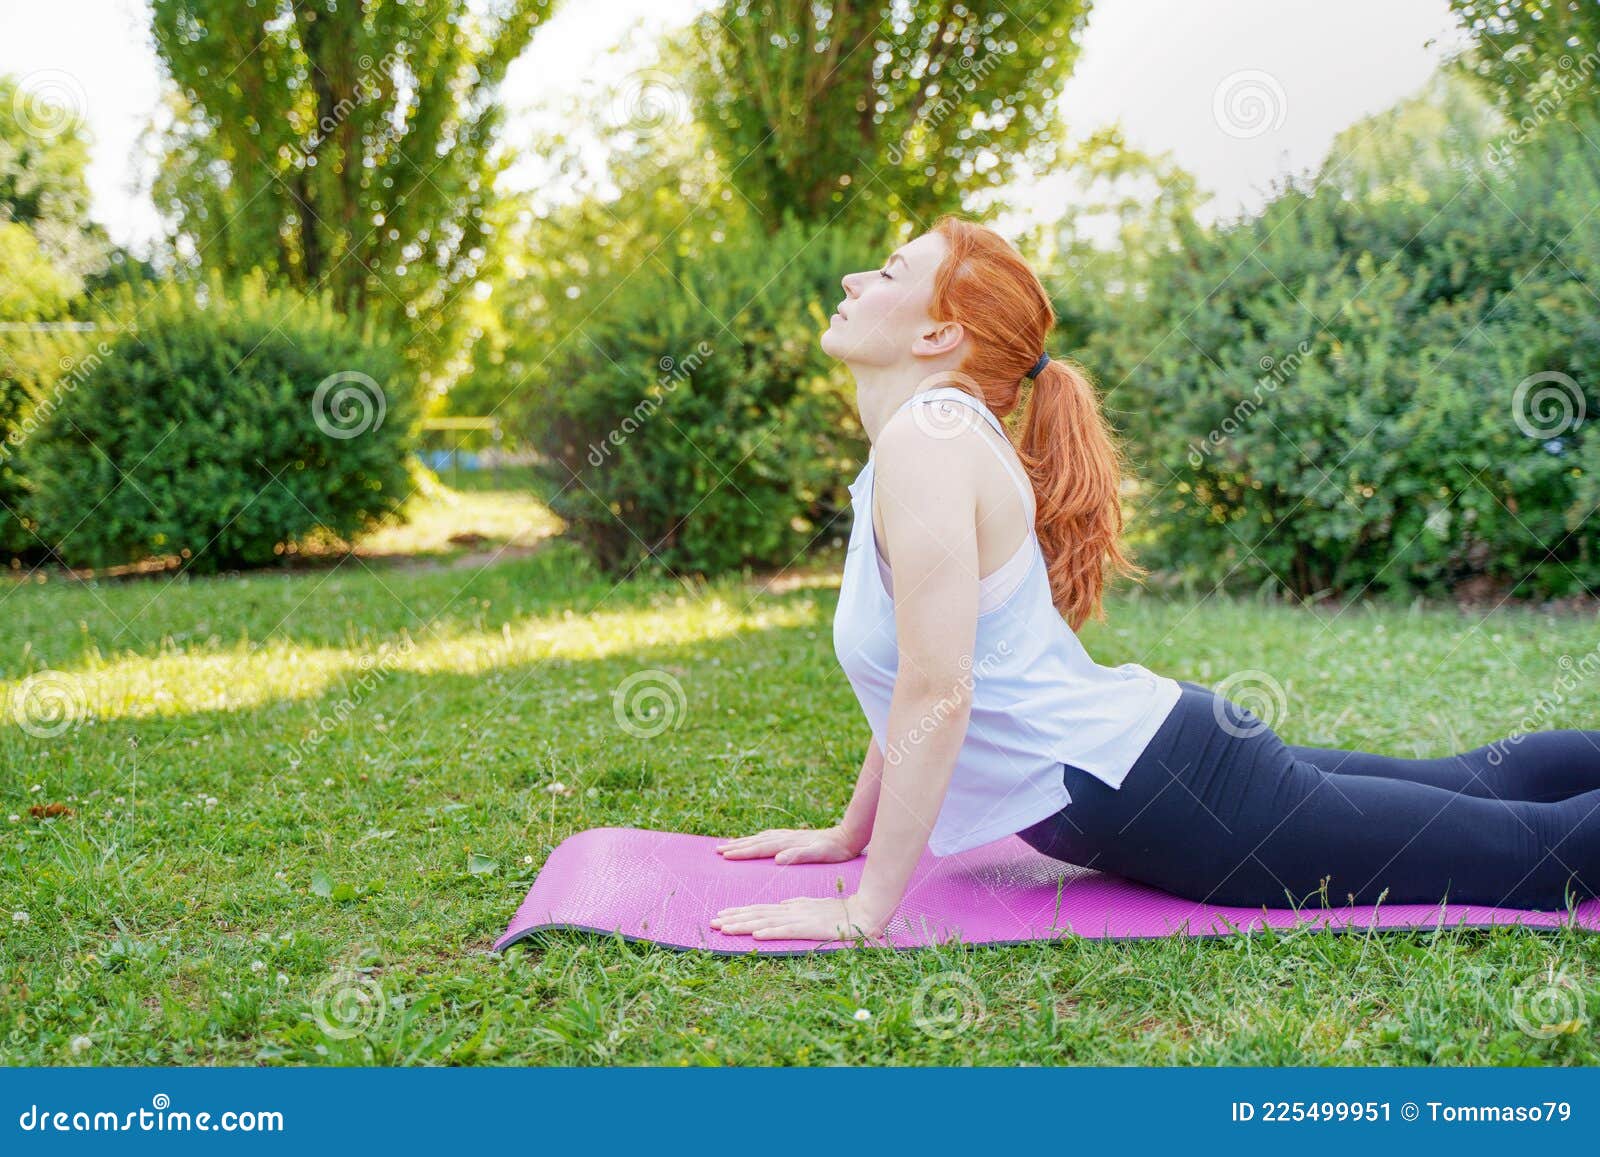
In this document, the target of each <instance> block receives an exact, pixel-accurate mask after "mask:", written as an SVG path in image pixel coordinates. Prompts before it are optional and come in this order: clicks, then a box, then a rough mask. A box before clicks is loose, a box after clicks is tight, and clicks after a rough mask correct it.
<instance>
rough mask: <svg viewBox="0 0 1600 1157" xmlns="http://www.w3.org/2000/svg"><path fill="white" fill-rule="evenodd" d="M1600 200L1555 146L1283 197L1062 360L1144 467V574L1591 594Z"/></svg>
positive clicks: (1201, 243)
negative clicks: (1099, 385) (1595, 215)
mask: <svg viewBox="0 0 1600 1157" xmlns="http://www.w3.org/2000/svg"><path fill="white" fill-rule="evenodd" d="M1596 131H1600V128H1597V129H1596ZM1591 135H1592V133H1591ZM1335 152H1336V153H1338V152H1340V150H1339V149H1337V148H1336V149H1335ZM1397 155H1399V156H1402V157H1403V156H1408V155H1409V154H1406V153H1404V152H1402V153H1399V154H1397ZM1465 159H1467V160H1470V159H1471V157H1470V156H1468V157H1467V158H1465ZM1396 164H1397V165H1400V162H1396ZM1597 199H1600V173H1597V171H1596V170H1595V169H1594V167H1593V164H1592V160H1591V159H1590V157H1589V156H1588V150H1587V149H1586V147H1585V146H1584V144H1583V141H1582V140H1581V138H1579V137H1578V136H1577V135H1576V134H1572V135H1570V137H1569V138H1562V137H1558V136H1551V137H1548V138H1546V139H1545V140H1543V141H1542V142H1536V144H1530V145H1528V146H1526V147H1525V148H1524V149H1523V150H1522V152H1521V153H1520V154H1519V155H1518V156H1517V157H1516V160H1515V163H1514V164H1513V165H1509V166H1505V167H1504V168H1502V169H1501V170H1500V171H1489V170H1484V171H1483V172H1481V173H1479V172H1471V171H1468V172H1465V173H1464V172H1463V171H1460V170H1458V169H1456V168H1451V167H1444V166H1441V167H1439V168H1436V169H1434V170H1432V171H1426V170H1419V169H1416V168H1415V167H1413V168H1410V169H1405V168H1404V167H1403V166H1402V171H1401V172H1399V173H1397V174H1396V176H1395V177H1394V179H1392V180H1390V181H1388V182H1387V183H1384V182H1378V181H1372V182H1369V184H1368V187H1365V188H1361V189H1357V190H1350V189H1345V188H1340V187H1339V185H1338V184H1337V183H1336V182H1332V181H1328V182H1324V183H1322V184H1320V185H1319V186H1318V187H1316V188H1315V189H1314V190H1311V191H1309V192H1307V191H1302V190H1298V189H1291V190H1289V191H1287V192H1285V193H1284V194H1283V195H1281V196H1280V197H1279V198H1278V199H1277V200H1275V201H1274V202H1273V203H1271V204H1270V205H1269V206H1268V207H1267V209H1266V210H1265V212H1264V213H1263V214H1262V215H1261V216H1260V217H1259V218H1257V219H1254V220H1248V221H1243V222H1239V223H1237V224H1232V225H1228V226H1225V227H1223V228H1221V229H1218V230H1215V231H1209V232H1205V233H1196V234H1195V235H1194V236H1191V237H1187V238H1186V239H1185V242H1186V243H1185V245H1184V246H1183V248H1182V249H1181V250H1175V251H1173V252H1172V253H1170V254H1167V255H1164V256H1163V257H1162V258H1161V259H1160V260H1158V261H1156V262H1155V264H1154V266H1153V268H1152V272H1151V276H1150V278H1149V282H1148V286H1147V293H1146V294H1145V295H1143V296H1142V297H1140V298H1138V299H1130V300H1127V301H1125V302H1123V303H1122V304H1121V318H1120V322H1119V324H1113V325H1109V326H1105V327H1103V328H1102V329H1101V330H1100V331H1098V332H1096V333H1094V334H1091V335H1089V337H1088V338H1087V339H1086V344H1087V345H1088V347H1089V350H1088V352H1086V353H1084V354H1082V355H1080V356H1082V357H1083V359H1084V360H1085V361H1086V362H1087V363H1088V364H1090V365H1092V366H1096V367H1097V368H1098V369H1099V370H1100V372H1101V377H1102V380H1103V381H1106V382H1108V383H1110V384H1111V389H1110V390H1109V391H1108V397H1109V399H1110V405H1111V406H1112V407H1114V408H1115V409H1116V410H1117V411H1118V413H1119V415H1125V416H1126V417H1125V422H1126V425H1127V428H1128V431H1129V435H1130V441H1131V442H1132V443H1133V445H1134V446H1135V447H1136V448H1137V450H1138V452H1139V456H1140V457H1142V458H1143V459H1144V461H1145V463H1147V464H1148V469H1146V470H1144V471H1143V473H1145V474H1147V476H1148V477H1147V485H1146V486H1145V488H1144V492H1143V493H1141V494H1139V495H1137V496H1135V498H1134V501H1133V503H1132V506H1133V510H1134V518H1135V521H1136V523H1139V524H1143V525H1146V526H1148V527H1150V528H1152V529H1153V532H1154V536H1155V537H1154V542H1153V544H1152V546H1151V547H1150V548H1148V549H1146V550H1144V551H1142V552H1141V562H1143V563H1144V564H1145V565H1148V566H1152V567H1155V568H1164V569H1169V570H1171V571H1173V572H1175V573H1177V574H1178V575H1180V576H1182V577H1184V578H1186V579H1188V580H1190V581H1193V582H1198V583H1203V584H1213V583H1224V584H1227V585H1229V586H1234V587H1245V586H1261V585H1266V586H1272V587H1278V588H1280V589H1284V590H1286V591H1288V592H1290V593H1293V594H1295V595H1299V596H1302V597H1309V596H1313V595H1318V594H1326V593H1334V594H1340V595H1353V594H1361V593H1363V592H1372V593H1377V592H1381V591H1385V590H1391V591H1393V592H1394V593H1396V594H1397V595H1400V596H1408V595H1410V594H1413V593H1424V594H1429V595H1443V594H1446V593H1448V592H1449V591H1450V589H1451V588H1452V587H1454V586H1456V585H1457V584H1459V583H1461V582H1463V581H1464V580H1466V579H1468V578H1472V577H1476V576H1484V577H1487V578H1488V579H1490V580H1491V581H1493V582H1494V583H1496V584H1497V585H1511V586H1514V587H1515V586H1517V585H1520V584H1523V583H1526V586H1525V588H1524V589H1522V590H1520V591H1518V593H1519V594H1520V595H1529V594H1539V595H1544V596H1559V595H1564V594H1570V593H1575V592H1577V591H1580V590H1596V589H1600V554H1597V552H1596V551H1595V549H1594V544H1593V536H1592V534H1590V533H1588V531H1587V527H1586V526H1585V519H1586V517H1587V516H1588V514H1589V512H1591V511H1592V510H1593V509H1594V508H1595V506H1596V504H1597V502H1600V489H1597V485H1596V481H1595V478H1596V474H1595V471H1596V467H1597V466H1600V445H1597V444H1596V440H1595V438H1594V437H1593V436H1592V435H1591V434H1590V432H1589V430H1588V427H1587V425H1586V424H1585V418H1586V416H1587V415H1588V414H1592V413H1593V412H1594V409H1595V395H1594V390H1593V386H1594V379H1593V367H1594V366H1595V365H1596V364H1597V363H1600V325H1597V323H1596V321H1595V311H1594V301H1593V296H1592V292H1591V290H1590V289H1589V288H1588V286H1589V285H1591V284H1592V283H1593V282H1594V280H1595V279H1596V278H1597V277H1600V245H1597V243H1596V240H1595V233H1596V231H1595V230H1593V229H1590V228H1587V227H1586V226H1585V220H1586V218H1587V216H1588V214H1589V213H1590V212H1591V211H1592V208H1593V205H1594V203H1595V201H1596V200H1597Z"/></svg>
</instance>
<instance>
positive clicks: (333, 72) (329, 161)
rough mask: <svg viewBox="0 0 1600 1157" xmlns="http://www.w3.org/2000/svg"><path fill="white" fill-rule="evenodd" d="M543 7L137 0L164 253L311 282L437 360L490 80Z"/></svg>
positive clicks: (478, 166)
mask: <svg viewBox="0 0 1600 1157" xmlns="http://www.w3.org/2000/svg"><path fill="white" fill-rule="evenodd" d="M552 3H553V0H499V2H497V3H493V4H484V3H476V2H473V0H423V2H420V3H412V4H405V3H400V2H397V0H369V2H366V3H362V4H355V3H346V4H335V3H333V2H332V0H276V2H274V3H270V4H266V3H263V4H259V5H243V4H239V3H236V2H235V0H153V2H152V5H151V10H152V19H153V27H154V32H155V39H156V47H157V51H158V52H159V54H160V56H161V59H162V62H163V63H164V65H165V67H166V69H167V71H168V73H169V74H170V76H171V78H172V80H173V81H174V82H175V83H176V85H177V86H178V89H179V90H180V91H179V93H178V94H177V98H176V100H175V102H174V111H175V115H176V121H175V123H174V125H173V126H172V128H171V129H170V130H169V131H168V133H167V141H166V144H167V154H166V157H165V161H164V164H163V167H162V171H161V174H160V177H159V179H158V181H157V187H156V197H157V201H158V203H159V204H161V205H162V206H163V207H164V208H165V209H166V210H167V211H168V212H169V214H170V215H171V216H172V218H173V220H174V223H175V230H174V236H173V238H172V242H173V248H174V251H175V252H176V253H177V254H178V255H179V256H180V257H182V258H185V259H187V260H188V261H189V262H191V263H192V264H194V265H197V266H208V267H212V268H219V269H221V270H222V271H223V272H228V273H241V272H244V271H247V270H249V269H254V268H260V269H263V270H265V271H267V272H268V273H270V274H271V275H272V276H273V277H274V278H276V279H278V280H279V281H280V282H283V283H287V284H288V285H290V286H293V287H295V288H299V289H304V290H314V289H321V288H324V287H326V288H329V289H331V290H332V291H333V293H334V295H335V298H336V300H337V301H338V303H339V306H340V308H342V309H343V310H344V311H345V312H347V313H349V314H351V315H356V316H365V315H368V314H371V315H374V316H376V317H378V318H379V319H381V320H383V321H384V322H386V323H387V325H388V326H389V328H391V329H393V330H395V331H397V332H401V333H404V334H405V335H406V336H407V337H408V338H409V339H410V344H409V345H408V347H407V349H406V353H407V355H408V357H409V358H410V360H411V361H412V362H413V364H415V365H416V366H417V367H419V368H420V369H423V370H425V371H427V370H432V371H438V370H440V369H441V368H442V367H443V366H444V365H445V364H446V363H448V361H449V359H450V358H451V356H452V355H453V354H454V353H455V352H456V349H457V345H458V343H459V339H460V335H461V323H460V317H459V313H460V311H459V310H458V309H457V308H455V307H456V303H457V301H456V299H457V298H458V296H459V295H460V294H461V292H462V291H463V290H464V289H465V288H466V287H467V286H469V285H470V284H472V283H473V282H474V281H475V280H477V279H478V278H479V277H481V276H483V275H485V273H486V272H487V271H486V268H485V261H486V258H487V257H488V255H489V253H490V252H491V246H489V245H488V243H487V238H486V224H485V210H486V207H487V206H488V205H489V204H490V203H491V200H492V198H493V196H494V181H495V176H496V174H497V173H498V172H499V170H500V168H501V167H502V166H503V164H504V163H505V161H504V158H503V157H501V156H498V155H497V154H496V153H495V151H494V149H493V134H494V131H495V128H496V127H497V125H498V123H499V118H500V112H501V110H500V106H499V104H498V101H497V95H496V90H497V87H498V85H499V83H500V81H501V79H502V78H503V77H504V75H505V71H506V68H507V67H508V66H509V65H510V63H511V61H512V60H514V59H515V58H516V57H517V55H518V54H519V53H520V52H521V51H522V50H523V48H524V47H526V46H527V44H528V42H529V40H530V39H531V37H532V35H533V32H534V30H535V28H536V27H537V26H538V24H539V23H540V21H542V20H543V19H544V17H545V16H546V15H547V13H548V11H549V9H550V7H551V6H552Z"/></svg>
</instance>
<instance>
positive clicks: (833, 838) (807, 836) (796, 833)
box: [717, 827, 861, 864]
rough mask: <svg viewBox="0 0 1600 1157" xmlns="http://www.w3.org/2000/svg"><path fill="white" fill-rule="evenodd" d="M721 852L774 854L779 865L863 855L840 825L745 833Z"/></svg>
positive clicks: (740, 856)
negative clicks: (755, 833)
mask: <svg viewBox="0 0 1600 1157" xmlns="http://www.w3.org/2000/svg"><path fill="white" fill-rule="evenodd" d="M717 851H718V852H719V853H720V854H721V855H722V858H723V859H725V860H758V859H763V858H765V857H767V856H771V857H772V858H773V861H774V862H775V863H779V864H842V863H844V862H845V861H846V860H853V859H855V858H856V857H857V856H859V855H860V854H861V849H860V848H858V847H855V846H854V845H853V844H852V843H851V842H850V841H849V840H848V839H847V838H846V837H845V834H844V831H843V829H841V828H839V827H831V828H771V829H769V830H767V831H764V832H761V833H759V834H757V835H753V836H741V837H739V838H738V839H736V840H730V841H728V842H727V843H725V844H718V845H717Z"/></svg>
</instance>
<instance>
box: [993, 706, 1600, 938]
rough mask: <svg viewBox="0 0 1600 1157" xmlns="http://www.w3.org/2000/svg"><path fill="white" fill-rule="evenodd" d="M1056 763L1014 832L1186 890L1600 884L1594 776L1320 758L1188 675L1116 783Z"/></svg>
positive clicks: (1529, 893)
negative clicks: (1569, 786) (1478, 778)
mask: <svg viewBox="0 0 1600 1157" xmlns="http://www.w3.org/2000/svg"><path fill="white" fill-rule="evenodd" d="M1218 699H1220V704H1216V703H1214V701H1215V700H1218ZM1224 720H1226V722H1227V724H1228V725H1227V726H1225V725H1224ZM1064 776H1065V780H1066V784H1067V789H1068V791H1069V792H1070V793H1071V795H1072V802H1071V803H1070V804H1068V805H1067V806H1066V807H1065V808H1063V809H1062V810H1061V811H1060V812H1058V813H1057V814H1056V815H1054V816H1052V817H1050V818H1049V819H1047V820H1044V821H1042V822H1041V823H1039V824H1035V825H1033V827H1031V828H1028V829H1027V830H1026V831H1024V832H1022V833H1021V835H1022V838H1023V839H1024V840H1026V841H1027V842H1028V843H1029V844H1031V845H1032V846H1033V847H1035V848H1037V849H1038V850H1039V851H1041V852H1043V853H1045V854H1046V855H1051V856H1055V857H1056V858H1058V859H1063V860H1067V861H1069V862H1071V863H1075V864H1082V865H1083V866H1085V867H1091V868H1098V869H1101V870H1104V871H1108V872H1112V873H1114V874H1116V875H1120V876H1124V877H1126V878H1129V879H1133V880H1138V881H1141V882H1143V883H1147V884H1150V885H1151V886H1152V887H1156V888H1160V889H1162V890H1163V891H1167V892H1171V893H1173V894H1174V895H1179V896H1184V897H1186V898H1188V899H1192V900H1196V901H1201V902H1206V903H1212V904H1225V905H1238V906H1244V907H1257V906H1260V905H1263V904H1264V905H1267V906H1268V907H1274V908H1283V907H1301V906H1311V907H1318V906H1321V905H1322V904H1323V903H1324V899H1323V888H1324V887H1325V888H1326V901H1325V902H1326V903H1327V904H1330V905H1335V906H1337V905H1343V904H1348V903H1354V904H1361V905H1365V904H1374V903H1378V902H1380V900H1381V902H1382V903H1385V904H1407V903H1438V902H1440V901H1449V902H1452V903H1470V904H1480V905H1489V906H1499V907H1507V908H1534V909H1546V910H1560V909H1563V908H1565V907H1566V903H1567V899H1568V898H1569V896H1570V897H1571V898H1572V899H1575V900H1582V899H1587V898H1588V897H1590V896H1593V895H1596V894H1597V888H1600V790H1595V791H1590V792H1584V793H1581V794H1578V795H1575V796H1573V797H1571V798H1569V799H1565V800H1561V801H1559V802H1545V803H1536V802H1531V801H1527V800H1500V799H1490V798H1484V797H1480V796H1475V795H1471V794H1467V793H1464V792H1458V791H1454V790H1446V789H1445V788H1441V787H1436V786H1433V785H1431V784H1426V783H1417V782H1414V781H1410V780H1404V779H1391V778H1385V777H1382V776H1371V775H1345V774H1341V773H1339V772H1328V771H1324V770H1323V769H1322V768H1320V767H1318V766H1316V765H1315V764H1313V763H1311V762H1309V761H1308V760H1305V759H1301V758H1298V757H1296V756H1295V755H1293V754H1292V753H1291V752H1290V751H1289V750H1288V748H1287V746H1286V745H1285V744H1284V743H1283V741H1282V740H1281V739H1279V738H1278V736H1277V735H1276V734H1275V733H1274V732H1273V731H1272V730H1271V728H1269V727H1267V726H1265V725H1264V724H1262V723H1261V722H1260V721H1259V720H1257V719H1255V717H1254V716H1252V715H1250V713H1249V712H1247V711H1245V710H1243V709H1242V708H1240V707H1239V706H1238V705H1237V704H1233V703H1232V702H1231V701H1229V700H1226V699H1221V697H1218V696H1215V695H1214V693H1211V692H1209V691H1205V690H1203V689H1200V688H1198V687H1195V686H1193V685H1190V686H1187V687H1186V688H1185V690H1184V692H1183V695H1182V696H1181V698H1180V700H1179V702H1178V704H1177V705H1176V706H1175V707H1174V708H1173V712H1172V715H1171V716H1169V717H1168V719H1167V720H1166V721H1165V722H1164V723H1163V724H1162V726H1161V728H1160V730H1158V731H1157V733H1156V735H1155V737H1154V738H1153V739H1152V740H1151V742H1150V744H1149V746H1148V747H1147V748H1146V749H1145V752H1144V753H1143V754H1142V755H1141V756H1140V758H1139V760H1138V761H1137V762H1136V763H1135V764H1134V766H1133V769H1132V770H1131V771H1130V772H1129V774H1128V776H1127V778H1126V779H1125V780H1124V781H1123V783H1122V786H1121V787H1120V788H1115V789H1114V788H1110V787H1108V786H1107V785H1106V784H1104V783H1102V782H1101V781H1099V780H1098V779H1096V778H1094V777H1093V776H1090V775H1089V774H1087V773H1086V772H1084V771H1082V770H1081V769H1079V768H1075V767H1072V766H1070V765H1066V766H1065V768H1064Z"/></svg>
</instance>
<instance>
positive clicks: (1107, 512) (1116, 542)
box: [1017, 357, 1147, 631]
mask: <svg viewBox="0 0 1600 1157" xmlns="http://www.w3.org/2000/svg"><path fill="white" fill-rule="evenodd" d="M1017 456H1018V457H1019V458H1020V459H1021V460H1022V462H1023V465H1024V466H1026V467H1027V469H1028V474H1029V476H1030V477H1031V478H1032V479H1033V488H1034V498H1035V506H1036V508H1037V511H1038V513H1037V515H1036V518H1035V523H1036V527H1037V530H1036V533H1037V534H1038V536H1039V545H1040V547H1041V548H1042V549H1043V551H1044V556H1045V559H1046V560H1047V562H1048V564H1049V573H1050V598H1051V601H1052V602H1053V603H1054V604H1055V606H1056V609H1057V610H1058V611H1060V612H1061V613H1062V614H1063V615H1065V616H1066V619H1067V623H1068V625H1069V626H1070V627H1071V628H1072V629H1073V630H1074V631H1076V630H1078V628H1079V627H1081V626H1082V625H1083V624H1084V622H1085V621H1087V620H1088V619H1090V618H1095V619H1099V620H1102V621H1103V620H1104V619H1105V617H1106V615H1105V608H1104V606H1103V605H1102V603H1101V593H1102V590H1103V588H1104V585H1105V575H1104V567H1105V565H1106V564H1108V563H1109V564H1110V565H1111V566H1112V567H1113V568H1114V569H1116V570H1118V571H1121V572H1123V573H1125V574H1128V575H1135V576H1137V575H1143V574H1146V573H1147V572H1146V570H1145V569H1144V568H1143V567H1141V566H1138V565H1137V564H1136V563H1134V562H1133V561H1132V560H1131V559H1129V558H1128V556H1127V555H1126V554H1125V553H1124V552H1123V549H1122V543H1121V538H1122V529H1123V518H1122V500H1121V494H1120V490H1121V485H1122V477H1123V473H1124V459H1123V455H1122V451H1121V448H1120V447H1119V446H1118V445H1117V443H1116V440H1115V438H1114V436H1113V434H1112V431H1111V427H1110V424H1109V423H1108V422H1107V421H1106V418H1105V414H1104V413H1103V412H1102V410H1101V408H1100V403H1099V399H1098V398H1097V396H1096V394H1095V389H1094V385H1093V384H1092V383H1091V381H1090V380H1089V376H1088V372H1087V371H1086V370H1084V369H1083V367H1082V366H1080V365H1078V363H1076V362H1074V361H1071V360H1070V359H1063V358H1059V357H1052V358H1051V359H1050V362H1049V364H1048V365H1046V366H1045V367H1044V369H1043V370H1041V371H1040V372H1039V376H1038V377H1037V378H1035V379H1034V383H1033V390H1032V391H1031V393H1030V395H1029V398H1028V405H1027V412H1026V414H1025V415H1024V417H1023V422H1022V438H1021V443H1020V445H1019V446H1018V448H1017Z"/></svg>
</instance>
